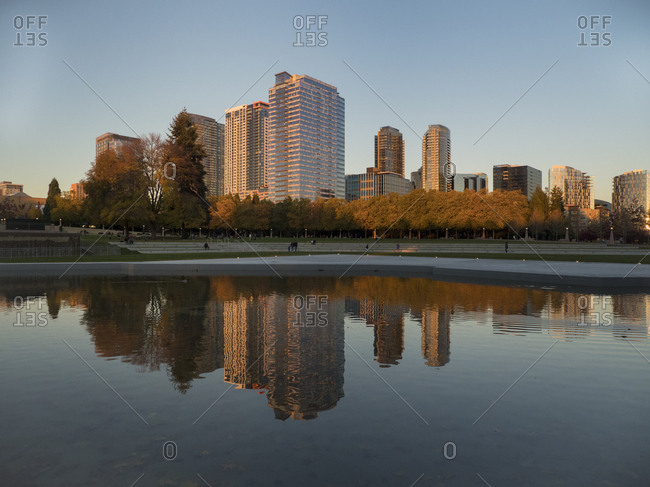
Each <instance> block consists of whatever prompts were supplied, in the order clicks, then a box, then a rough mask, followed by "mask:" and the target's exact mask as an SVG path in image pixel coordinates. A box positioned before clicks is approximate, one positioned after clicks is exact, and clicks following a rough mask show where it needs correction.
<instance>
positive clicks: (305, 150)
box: [267, 71, 345, 202]
mask: <svg viewBox="0 0 650 487" xmlns="http://www.w3.org/2000/svg"><path fill="white" fill-rule="evenodd" d="M268 139H269V140H268V169H267V178H268V194H269V199H271V200H273V201H276V202H277V201H282V200H284V199H285V198H286V197H288V196H289V197H291V198H294V199H297V198H308V199H310V200H315V199H317V198H343V197H344V196H345V101H344V100H343V98H342V97H341V96H340V95H339V92H338V90H337V89H336V87H335V86H332V85H329V84H327V83H324V82H322V81H319V80H317V79H315V78H312V77H310V76H306V75H291V74H289V73H287V72H286V71H285V72H282V73H278V74H276V75H275V84H274V85H273V86H272V87H271V88H270V89H269V122H268Z"/></svg>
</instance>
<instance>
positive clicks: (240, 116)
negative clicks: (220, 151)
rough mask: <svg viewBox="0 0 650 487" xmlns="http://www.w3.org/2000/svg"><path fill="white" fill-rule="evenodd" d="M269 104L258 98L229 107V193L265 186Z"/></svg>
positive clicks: (245, 192) (244, 193)
mask: <svg viewBox="0 0 650 487" xmlns="http://www.w3.org/2000/svg"><path fill="white" fill-rule="evenodd" d="M268 116H269V104H268V103H265V102H263V101H257V102H255V103H253V104H251V105H240V106H238V107H233V108H231V109H229V110H226V123H225V126H226V128H225V168H224V181H225V183H224V184H225V186H224V192H225V194H239V195H240V196H244V197H245V196H247V195H248V194H250V193H252V192H257V193H258V195H259V191H260V190H261V188H265V187H266V185H267V182H266V156H267V151H266V134H267V129H268Z"/></svg>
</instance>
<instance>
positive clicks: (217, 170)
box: [188, 113, 224, 196]
mask: <svg viewBox="0 0 650 487" xmlns="http://www.w3.org/2000/svg"><path fill="white" fill-rule="evenodd" d="M188 115H189V116H190V121H191V122H192V124H193V125H194V126H195V127H196V133H197V135H198V138H197V142H199V143H200V144H201V145H203V148H204V150H205V152H206V157H205V158H204V159H203V170H204V171H205V176H204V178H205V186H206V189H207V195H208V196H222V195H223V194H224V167H223V166H224V163H223V159H224V149H223V146H224V126H223V124H222V123H219V122H217V121H216V120H215V119H214V118H211V117H206V116H204V115H197V114H195V113H188Z"/></svg>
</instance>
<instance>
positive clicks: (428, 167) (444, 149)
mask: <svg viewBox="0 0 650 487" xmlns="http://www.w3.org/2000/svg"><path fill="white" fill-rule="evenodd" d="M450 163H451V138H450V133H449V129H448V128H447V127H445V126H444V125H429V129H428V130H427V131H426V133H425V134H424V137H423V138H422V187H423V188H424V189H427V190H431V189H433V190H435V191H451V190H452V187H453V183H452V179H451V178H447V177H445V171H448V167H449V164H450Z"/></svg>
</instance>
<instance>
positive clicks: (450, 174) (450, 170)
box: [442, 162, 456, 181]
mask: <svg viewBox="0 0 650 487" xmlns="http://www.w3.org/2000/svg"><path fill="white" fill-rule="evenodd" d="M442 174H443V176H444V177H445V179H446V180H447V181H451V180H452V179H454V177H455V176H456V164H454V163H453V162H446V163H445V165H444V166H442Z"/></svg>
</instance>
